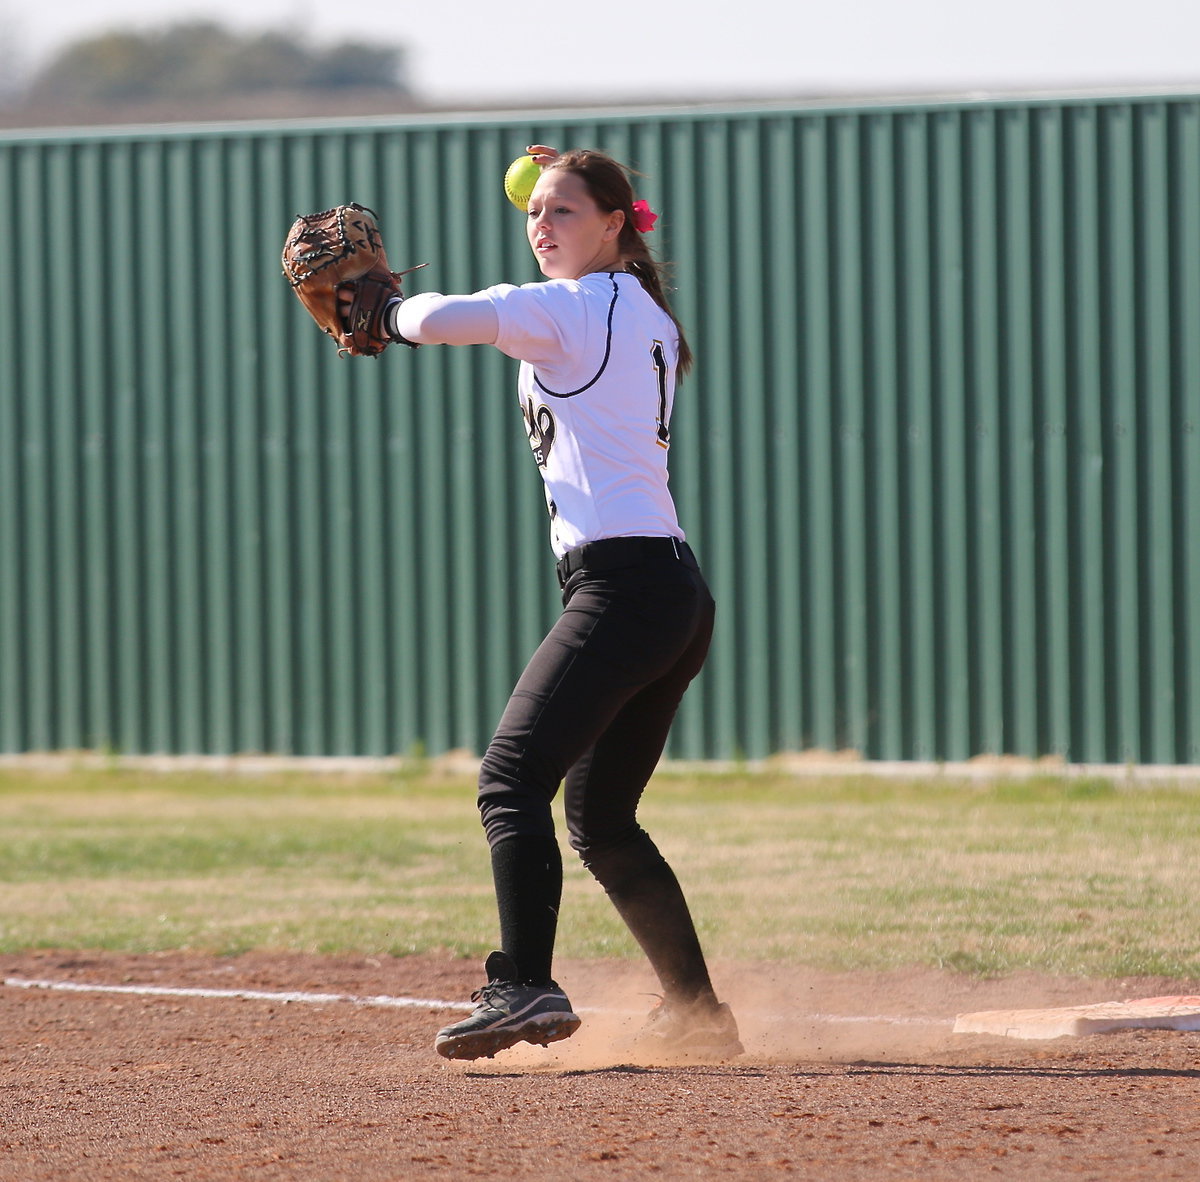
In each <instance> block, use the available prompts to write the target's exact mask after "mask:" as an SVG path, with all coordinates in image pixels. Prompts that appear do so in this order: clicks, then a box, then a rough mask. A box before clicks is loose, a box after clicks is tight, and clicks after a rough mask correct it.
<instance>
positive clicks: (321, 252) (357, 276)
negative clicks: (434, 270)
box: [283, 202, 425, 357]
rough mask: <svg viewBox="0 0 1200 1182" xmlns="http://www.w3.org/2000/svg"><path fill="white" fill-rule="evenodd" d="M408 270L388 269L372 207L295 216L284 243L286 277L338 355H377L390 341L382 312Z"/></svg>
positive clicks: (338, 208)
mask: <svg viewBox="0 0 1200 1182" xmlns="http://www.w3.org/2000/svg"><path fill="white" fill-rule="evenodd" d="M424 265H425V264H424V263H422V264H421V266H424ZM410 270H412V271H415V270H417V268H416V267H411V268H410ZM408 273H409V272H408V271H400V272H395V271H392V270H391V269H390V268H389V267H388V262H387V256H386V255H385V254H384V250H383V236H382V235H381V234H380V232H379V226H378V224H377V222H376V220H375V213H374V211H373V210H370V209H367V207H366V206H364V205H358V204H356V203H354V202H350V203H349V204H346V205H338V206H335V207H334V208H333V209H324V210H322V211H321V212H320V213H313V214H309V215H308V216H307V217H304V216H301V217H298V218H296V220H295V221H294V222H293V223H292V228H291V229H290V230H289V231H288V235H287V238H286V239H285V240H284V244H283V274H284V276H285V278H286V279H287V281H288V282H289V283H290V284H291V286H292V290H293V291H294V292H295V293H296V295H297V296H298V297H299V299H300V302H301V303H302V304H303V305H304V307H305V308H306V309H307V310H308V314H309V315H310V316H311V317H312V318H313V319H314V320H315V321H316V322H317V326H318V327H319V328H320V329H321V330H322V331H324V332H327V333H328V334H329V335H330V336H331V337H333V339H334V340H335V341H336V342H337V345H338V353H339V354H340V355H345V354H347V353H349V354H351V355H353V356H355V357H378V356H379V354H380V353H382V352H383V351H384V349H386V348H387V347H388V345H390V344H391V343H392V340H393V338H392V337H391V336H389V335H388V332H387V329H386V328H385V326H384V324H383V316H384V311H385V310H386V308H387V305H388V304H389V303H390V302H391V301H392V300H395V299H402V298H403V296H402V295H401V292H400V278H401V276H402V275H407V274H408ZM404 343H405V344H408V345H411V344H412V343H411V342H410V341H405V342H404ZM416 347H417V346H416V345H412V348H414V349H415V348H416Z"/></svg>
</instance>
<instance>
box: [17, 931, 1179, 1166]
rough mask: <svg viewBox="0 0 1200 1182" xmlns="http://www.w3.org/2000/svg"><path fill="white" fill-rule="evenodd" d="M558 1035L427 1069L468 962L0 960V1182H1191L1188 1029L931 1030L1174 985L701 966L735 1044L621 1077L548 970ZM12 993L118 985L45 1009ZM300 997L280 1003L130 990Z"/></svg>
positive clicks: (603, 1014)
mask: <svg viewBox="0 0 1200 1182" xmlns="http://www.w3.org/2000/svg"><path fill="white" fill-rule="evenodd" d="M557 967H558V975H559V978H560V980H561V982H562V984H563V985H564V987H565V988H566V989H567V991H568V992H569V994H570V995H571V998H572V1000H573V1001H574V1003H575V1005H576V1007H577V1008H579V1009H581V1010H582V1011H583V1013H584V1017H585V1024H584V1027H583V1029H582V1030H581V1031H580V1032H579V1034H578V1035H577V1036H576V1037H575V1038H574V1039H571V1040H570V1041H568V1042H565V1043H561V1044H558V1045H557V1046H555V1047H551V1048H534V1047H527V1048H526V1047H522V1048H514V1049H513V1050H511V1051H507V1052H504V1053H503V1054H501V1055H500V1056H498V1057H497V1058H496V1059H495V1060H491V1061H487V1060H485V1061H482V1062H480V1063H474V1064H471V1063H447V1062H444V1061H442V1060H440V1059H438V1058H437V1057H436V1056H435V1055H434V1054H433V1052H432V1050H431V1040H432V1035H433V1033H434V1031H435V1030H436V1029H437V1027H438V1026H439V1025H442V1024H443V1023H444V1022H446V1021H447V1020H453V1018H454V1017H455V1014H456V1011H454V1010H453V1009H449V1008H435V1007H434V1006H433V1005H424V1004H417V1005H415V1006H414V1007H413V1008H396V1007H394V1006H385V1005H381V1004H364V1003H363V1002H361V1001H358V1002H356V1001H354V1000H347V998H349V997H353V998H359V999H370V998H378V996H379V995H387V996H389V997H393V998H395V997H409V998H414V999H419V1002H423V1001H429V1002H433V1003H436V1002H438V1001H464V1000H465V999H466V997H467V996H468V995H469V993H470V991H471V989H472V988H473V987H475V986H476V985H478V984H479V968H478V966H477V965H475V964H472V963H466V962H463V961H460V960H451V959H438V958H430V957H422V958H407V959H399V960H384V961H378V960H370V961H366V960H337V959H326V958H317V957H302V956H286V957H274V956H265V955H255V956H244V957H237V958H231V959H227V960H222V959H213V958H202V957H194V956H187V955H180V954H171V955H162V956H144V957H116V956H106V955H94V956H93V955H65V954H49V953H48V954H39V955H28V956H9V957H0V973H2V975H3V977H4V979H5V981H6V984H5V985H4V986H3V987H2V988H0V1065H2V1066H0V1177H2V1178H4V1179H21V1180H23V1182H24V1180H32V1179H81V1180H82V1179H86V1180H87V1182H108V1180H113V1182H116V1180H118V1179H120V1180H127V1179H143V1178H145V1179H151V1178H153V1179H157V1178H163V1179H166V1178H187V1179H208V1178H213V1179H220V1178H249V1179H321V1180H324V1179H355V1180H358V1182H377V1180H383V1179H387V1180H394V1179H405V1178H425V1177H431V1178H432V1177H440V1178H466V1177H471V1176H474V1175H482V1176H490V1177H508V1178H531V1179H533V1178H537V1179H585V1180H590V1179H609V1180H626V1179H642V1178H646V1177H654V1178H663V1179H671V1178H739V1179H740V1178H763V1179H766V1178H774V1177H779V1176H781V1175H789V1174H790V1175H795V1176H799V1177H821V1178H829V1179H837V1180H838V1182H857V1180H861V1179H877V1178H902V1179H922V1180H923V1182H939V1180H942V1179H947V1180H949V1179H954V1180H956V1182H957V1180H961V1179H970V1178H1014V1179H1015V1178H1021V1179H1055V1178H1062V1179H1079V1180H1082V1179H1103V1180H1105V1182H1109V1180H1112V1182H1116V1180H1118V1179H1120V1180H1123V1182H1124V1180H1128V1179H1141V1178H1145V1179H1151V1178H1153V1179H1188V1180H1194V1179H1195V1178H1197V1177H1198V1176H1200V1033H1177V1032H1175V1033H1172V1032H1161V1031H1136V1032H1121V1033H1115V1034H1106V1035H1096V1036H1091V1037H1086V1038H1073V1039H1057V1040H1053V1041H1049V1042H1017V1041H1011V1040H1005V1039H995V1038H987V1037H982V1036H962V1035H954V1034H953V1033H952V1032H951V1023H952V1021H953V1018H954V1016H955V1014H956V1013H959V1012H963V1011H974V1010H982V1009H994V1008H1005V1007H1025V1006H1048V1005H1071V1004H1083V1003H1089V1002H1097V1001H1110V1000H1115V999H1119V998H1122V997H1136V996H1153V995H1158V994H1164V993H1187V992H1191V993H1195V992H1197V988H1196V986H1197V983H1196V982H1170V981H1161V980H1153V981H1117V982H1112V981H1110V982H1097V981H1078V980H1061V979H1056V978H1043V977H1032V976H1030V977H1023V978H1009V979H1005V980H1002V981H978V980H974V979H968V978H964V977H959V976H955V975H952V974H943V973H937V972H932V971H929V972H925V971H922V972H913V973H903V974H886V975H885V974H863V975H853V976H828V975H820V974H814V973H805V972H802V971H800V970H796V969H792V968H783V967H780V966H765V967H764V966H749V965H745V964H738V965H730V964H725V965H718V966H716V968H717V973H716V975H717V979H718V981H719V983H720V985H721V987H722V992H723V994H724V995H725V996H726V997H727V998H728V1000H730V1001H731V1002H732V1003H733V1004H734V1006H735V1008H736V1010H737V1013H738V1016H739V1020H740V1022H741V1025H742V1030H743V1036H744V1041H745V1042H746V1047H747V1053H746V1055H745V1056H744V1057H743V1058H741V1059H738V1060H737V1061H736V1062H733V1063H728V1064H710V1065H686V1064H683V1065H671V1064H663V1063H647V1062H637V1061H634V1060H632V1059H631V1058H629V1057H628V1056H627V1055H625V1054H623V1053H622V1052H621V1051H620V1050H619V1043H620V1039H621V1037H622V1036H623V1035H624V1034H625V1033H626V1032H627V1031H628V1030H630V1029H633V1028H636V1025H637V1024H638V1022H639V1021H640V1015H641V1014H643V1013H644V1012H645V1010H646V1009H647V1008H648V1005H649V1001H648V999H647V998H646V997H645V996H643V994H645V993H648V992H650V991H651V989H652V982H651V980H650V978H649V977H648V976H647V975H646V974H645V972H644V970H643V969H641V968H640V966H637V965H632V966H631V965H627V964H624V963H613V962H570V961H568V962H561V963H560V964H559V965H558V966H557ZM17 981H54V982H61V983H67V982H73V983H76V984H78V985H94V984H101V985H109V986H112V985H122V986H126V987H129V988H130V990H131V991H130V992H121V993H117V992H92V991H79V992H65V991H62V990H51V989H46V988H24V987H20V986H19V985H17V984H16V983H15V982H17ZM143 987H144V988H146V989H151V988H159V989H164V990H166V989H180V988H191V989H195V990H201V991H205V992H208V991H212V992H214V993H215V992H217V991H239V990H240V991H246V990H253V991H261V992H270V993H275V992H304V993H320V994H337V995H341V997H340V999H338V1000H326V1001H322V1002H311V1001H307V1000H291V1001H288V1000H284V999H281V998H256V999H250V998H245V997H230V996H188V995H181V994H178V993H175V994H172V993H163V994H154V993H150V992H141V991H140V990H141V989H142V988H143Z"/></svg>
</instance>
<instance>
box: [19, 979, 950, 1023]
mask: <svg viewBox="0 0 1200 1182" xmlns="http://www.w3.org/2000/svg"><path fill="white" fill-rule="evenodd" d="M4 984H5V985H6V986H8V987H9V988H11V989H44V990H49V991H52V992H57V993H109V994H125V995H126V996H132V997H197V998H206V999H222V998H224V999H227V1000H234V1001H270V1002H278V1003H281V1004H284V1005H288V1004H301V1005H336V1004H342V1005H355V1006H367V1007H370V1006H374V1007H378V1008H384V1009H400V1010H472V1009H474V1008H475V1003H474V1002H470V1001H444V1000H441V999H439V998H431V997H391V996H389V995H387V994H376V995H374V996H365V997H360V996H358V995H356V994H353V993H307V992H295V991H276V990H266V989H201V988H196V987H186V986H172V985H102V984H93V983H91V982H87V981H49V980H37V979H30V978H26V977H5V978H4ZM576 1010H577V1012H578V1013H581V1014H588V1013H591V1014H601V1013H607V1014H612V1013H621V1014H624V1013H630V1014H632V1013H644V1011H641V1010H639V1011H633V1010H629V1011H625V1010H612V1009H603V1008H597V1007H588V1006H578V1007H576ZM755 1016H756V1017H759V1018H764V1019H769V1020H778V1021H784V1020H785V1019H786V1020H789V1021H792V1022H795V1021H797V1020H800V1021H805V1022H814V1023H820V1024H826V1025H873V1026H952V1025H953V1021H952V1020H951V1019H948V1018H903V1017H895V1016H890V1015H886V1014H819V1013H817V1014H797V1013H792V1014H786V1015H785V1014H758V1015H755Z"/></svg>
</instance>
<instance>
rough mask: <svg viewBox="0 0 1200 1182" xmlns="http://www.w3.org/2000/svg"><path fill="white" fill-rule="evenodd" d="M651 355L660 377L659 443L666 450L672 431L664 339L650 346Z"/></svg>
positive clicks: (655, 369) (656, 374) (656, 373)
mask: <svg viewBox="0 0 1200 1182" xmlns="http://www.w3.org/2000/svg"><path fill="white" fill-rule="evenodd" d="M650 357H651V358H652V359H653V361H654V373H655V376H656V377H657V378H658V418H657V419H656V420H655V421H656V423H657V425H658V431H657V436H658V438H657V443H658V446H659V447H661V448H663V449H664V450H665V449H667V448H668V447H670V446H671V432H670V431H668V430H667V418H668V415H667V351H666V350H665V349H664V348H663V343H662V341H655V342H654V344H653V345H651V346H650Z"/></svg>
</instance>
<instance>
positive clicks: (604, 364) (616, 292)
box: [533, 271, 621, 398]
mask: <svg viewBox="0 0 1200 1182" xmlns="http://www.w3.org/2000/svg"><path fill="white" fill-rule="evenodd" d="M608 278H609V280H610V281H611V282H612V285H613V295H612V301H611V302H610V303H609V305H608V329H607V336H606V338H605V342H604V360H603V361H601V362H600V368H599V369H598V370H596V373H595V376H593V378H592V380H591V381H590V382H588V383H587V384H586V385H584V386H580V387H579V389H578V390H568V391H566V392H565V393H564V392H562V391H559V390H551V389H550V387H549V386H546V385H544V384H543V383H542V379H541V378H539V377H538V376H537V373H536V372H535V373H534V375H533V380H534V383H535V384H536V386H537V388H538V389H539V390H541V392H542V393H543V394H549V395H550V397H551V398H574V397H575V395H576V394H582V393H583V392H584V391H585V390H590V389H591V388H592V387H593V386H594V385H595V384H596V383H597V382H598V381H599V380H600V378H601V375H602V374H603V373H604V371H605V369H607V368H608V359H609V357H610V356H611V354H612V323H613V313H614V312H615V311H616V308H617V300H618V298H619V297H620V295H621V289H620V287H619V286H618V285H617V276H616V274H615V272H612V271H610V272H609V273H608Z"/></svg>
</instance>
